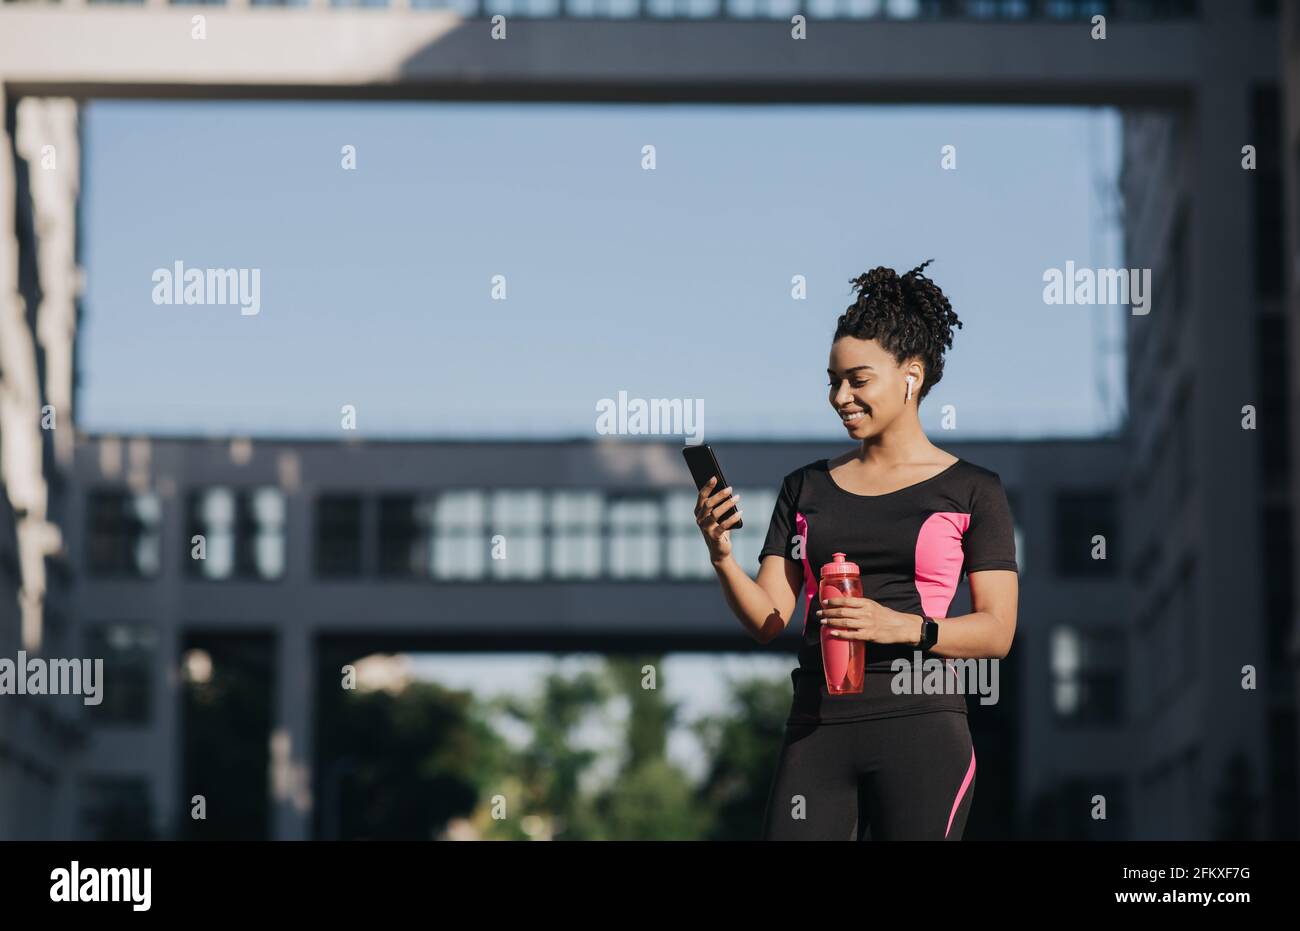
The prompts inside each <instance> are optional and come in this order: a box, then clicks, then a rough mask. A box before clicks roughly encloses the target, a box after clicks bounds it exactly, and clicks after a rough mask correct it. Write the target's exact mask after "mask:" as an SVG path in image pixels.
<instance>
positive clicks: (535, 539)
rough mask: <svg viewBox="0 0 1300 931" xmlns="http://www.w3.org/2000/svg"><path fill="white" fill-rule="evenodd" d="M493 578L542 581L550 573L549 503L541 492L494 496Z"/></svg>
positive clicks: (509, 492)
mask: <svg viewBox="0 0 1300 931" xmlns="http://www.w3.org/2000/svg"><path fill="white" fill-rule="evenodd" d="M491 500H492V527H491V533H490V534H489V540H488V546H489V548H490V555H491V557H492V558H491V561H490V563H489V565H490V566H491V567H492V576H493V578H498V579H538V578H541V577H542V574H543V572H544V571H545V569H546V527H545V503H546V499H545V497H544V496H543V494H542V492H540V491H515V490H509V491H495V492H493V493H492V499H491Z"/></svg>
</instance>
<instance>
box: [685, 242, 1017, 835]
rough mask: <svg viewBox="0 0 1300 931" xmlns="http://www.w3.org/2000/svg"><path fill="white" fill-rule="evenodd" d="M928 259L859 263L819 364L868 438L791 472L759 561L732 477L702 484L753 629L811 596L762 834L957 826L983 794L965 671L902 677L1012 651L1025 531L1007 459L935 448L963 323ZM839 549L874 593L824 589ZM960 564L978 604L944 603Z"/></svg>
mask: <svg viewBox="0 0 1300 931" xmlns="http://www.w3.org/2000/svg"><path fill="white" fill-rule="evenodd" d="M925 264H929V263H925ZM924 268H925V265H921V266H919V267H917V268H914V269H912V270H911V271H909V272H907V273H906V274H904V275H902V276H899V275H898V274H897V273H896V272H895V271H894V270H893V269H890V268H884V267H879V268H875V269H872V270H871V271H870V272H868V273H867V274H865V275H862V276H860V277H858V278H856V279H853V283H854V284H855V285H856V286H857V288H858V298H857V300H856V301H855V302H854V304H853V305H852V306H850V307H849V308H848V310H846V311H845V313H844V314H843V315H841V317H840V318H839V321H838V324H837V326H836V330H835V336H834V339H833V342H832V346H831V353H830V359H829V365H828V366H827V369H826V371H827V374H828V376H829V379H830V383H829V386H828V387H829V401H830V404H831V407H832V408H833V409H834V410H835V412H836V414H837V415H838V416H839V418H840V420H841V422H842V423H843V424H844V428H845V429H846V430H847V431H848V433H849V435H850V436H852V437H854V438H855V439H857V440H859V441H860V442H859V445H858V447H857V448H855V449H853V450H851V451H849V452H846V453H844V454H843V455H841V456H837V457H835V458H833V459H820V460H817V461H815V462H812V463H809V464H807V465H805V466H802V467H801V468H798V469H795V470H794V471H792V472H790V473H789V474H788V475H786V477H785V480H784V481H783V482H782V486H781V491H780V495H779V496H778V499H777V503H776V506H775V508H774V509H773V511H772V519H771V522H770V524H769V528H768V534H767V539H766V541H765V543H764V545H763V548H762V550H761V551H760V554H759V559H760V562H761V565H760V569H759V574H758V578H757V579H750V578H749V576H748V574H747V573H745V572H744V570H743V569H741V568H740V567H739V566H738V565H737V564H736V561H735V559H734V558H733V557H732V555H731V543H730V533H729V530H730V527H731V526H732V525H733V524H734V522H735V519H734V518H731V517H725V516H724V515H726V513H727V511H728V510H729V509H730V507H731V501H732V499H731V497H730V490H729V489H723V490H720V491H718V492H717V493H714V492H713V490H712V489H710V488H708V487H706V488H705V489H704V490H703V491H701V492H700V500H699V501H698V502H697V505H696V517H697V521H698V523H699V525H700V529H701V531H702V532H703V533H704V536H705V540H706V541H707V542H708V545H709V551H710V557H711V559H712V561H713V565H714V568H715V569H716V571H717V574H718V576H719V580H720V581H721V583H722V588H723V593H724V596H725V598H726V600H727V603H728V605H729V606H730V607H731V609H732V611H733V612H734V613H735V614H736V615H737V617H738V618H740V620H741V621H742V623H743V624H744V625H745V626H746V628H747V629H749V630H750V632H751V633H752V634H753V635H754V636H755V638H756V639H758V640H759V641H760V642H763V643H767V642H770V641H771V640H772V639H773V638H774V637H776V636H777V635H778V634H779V633H780V632H781V631H782V630H783V629H784V628H785V627H786V626H788V624H789V622H790V621H791V620H792V619H793V616H794V612H795V609H796V607H797V602H798V601H799V600H801V599H800V593H801V592H802V596H803V597H802V600H803V602H804V605H805V610H804V626H803V633H802V643H801V645H800V649H799V667H798V668H797V669H796V670H795V671H794V673H793V675H792V679H793V683H794V695H793V700H792V703H791V707H790V713H789V716H788V717H787V719H786V736H785V741H784V743H783V746H782V750H781V754H780V758H779V760H778V764H777V771H776V775H775V777H774V779H773V781H772V786H771V791H770V794H769V797H768V805H767V812H766V817H765V821H764V828H763V836H764V837H766V838H768V839H772V840H795V839H802V840H834V839H842V840H844V839H851V838H854V837H856V838H859V839H862V838H865V837H866V836H867V835H868V834H870V835H871V836H872V837H873V838H874V839H909V840H917V839H935V840H945V839H947V840H956V839H960V838H961V837H962V834H963V831H964V829H965V824H966V819H967V817H968V815H969V812H970V806H971V804H972V802H973V798H974V788H975V748H974V744H973V741H972V740H971V735H970V730H969V728H968V726H967V723H966V694H965V691H964V686H963V687H962V688H957V687H951V688H949V687H938V688H930V687H928V686H927V687H926V688H923V689H912V688H908V687H905V686H906V683H907V682H908V681H909V680H910V678H912V677H911V675H910V674H909V673H908V672H907V670H908V668H909V666H910V665H911V664H916V665H917V666H918V667H923V668H924V669H925V670H928V671H930V672H931V673H933V672H934V671H935V670H938V671H939V672H940V673H941V674H952V676H953V677H954V678H955V669H954V666H953V661H954V659H956V658H970V659H988V660H992V661H993V662H997V661H998V660H999V659H1001V658H1002V657H1004V656H1006V654H1007V652H1008V650H1010V648H1011V641H1012V638H1013V636H1014V632H1015V617H1016V593H1017V589H1016V584H1017V575H1016V573H1017V561H1016V553H1015V535H1014V528H1013V523H1012V519H1011V512H1010V508H1009V506H1008V503H1007V497H1006V494H1005V492H1004V490H1003V488H1002V483H1001V480H1000V478H999V477H998V475H997V473H995V472H993V471H991V470H989V469H986V468H984V467H982V466H979V465H976V464H975V463H973V462H968V461H967V460H965V459H962V458H961V457H958V456H953V455H952V454H951V453H948V452H946V451H944V450H942V449H939V448H938V447H936V446H935V445H933V444H932V443H931V442H930V441H929V440H928V439H927V438H926V436H925V433H924V431H923V430H922V428H921V424H920V420H919V417H918V414H917V409H918V407H919V405H920V402H921V400H922V398H924V397H925V395H926V394H927V393H928V392H929V390H930V389H931V388H932V387H933V386H934V385H935V384H936V383H937V382H938V381H939V379H940V378H941V377H942V376H943V362H944V359H943V355H944V351H945V350H946V349H948V348H949V347H951V345H952V331H953V327H954V326H958V327H960V326H961V323H960V321H959V320H958V319H957V315H956V314H955V313H954V312H953V310H952V308H951V306H950V305H949V302H948V299H947V298H946V297H945V296H944V294H943V292H942V291H941V290H940V289H939V287H938V286H937V285H936V284H935V283H934V282H932V281H930V280H929V279H928V278H926V277H925V276H924V275H923V274H922V271H923V269H924ZM846 557H847V560H848V561H849V562H852V563H855V564H856V565H857V566H858V567H859V569H860V577H861V581H862V595H863V597H852V596H848V597H836V598H828V600H826V601H824V602H823V601H820V600H819V598H818V592H819V588H820V586H819V584H818V570H819V568H820V569H821V570H822V571H825V570H826V569H828V568H829V567H830V566H831V565H832V559H838V560H844V559H845V558H846ZM841 565H842V563H841ZM963 573H964V574H965V575H966V577H967V579H968V580H969V582H970V587H971V600H972V606H973V608H974V611H973V612H972V613H970V614H967V615H963V616H960V617H947V616H946V615H947V611H948V608H949V606H950V605H951V603H952V601H953V598H954V596H955V595H956V592H957V586H958V584H959V582H960V581H961V578H962V575H963ZM814 609H816V610H815V613H814ZM810 621H812V622H811V623H810ZM844 640H849V641H852V640H861V641H865V642H866V644H867V646H866V662H865V672H864V677H863V679H864V681H863V685H862V689H861V691H860V692H848V693H843V692H840V691H835V692H831V691H830V690H829V688H828V686H827V681H826V676H825V673H824V670H823V656H824V655H825V651H826V648H827V646H828V645H829V644H833V643H835V642H837V641H844ZM832 651H833V647H832ZM918 672H919V670H918ZM900 673H901V674H902V675H900ZM900 683H902V686H900ZM829 725H836V726H834V727H831V726H829ZM787 805H790V806H792V807H791V808H790V809H789V810H787Z"/></svg>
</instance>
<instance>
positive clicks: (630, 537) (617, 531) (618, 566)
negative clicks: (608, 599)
mask: <svg viewBox="0 0 1300 931" xmlns="http://www.w3.org/2000/svg"><path fill="white" fill-rule="evenodd" d="M661 509H662V503H661V502H660V500H659V499H657V498H647V497H623V498H614V499H611V500H610V502H609V575H610V577H611V578H615V579H628V578H637V579H647V578H654V577H656V576H658V575H659V573H660V571H661V563H662V560H661V555H660V554H661V549H662V546H661V538H660V512H661Z"/></svg>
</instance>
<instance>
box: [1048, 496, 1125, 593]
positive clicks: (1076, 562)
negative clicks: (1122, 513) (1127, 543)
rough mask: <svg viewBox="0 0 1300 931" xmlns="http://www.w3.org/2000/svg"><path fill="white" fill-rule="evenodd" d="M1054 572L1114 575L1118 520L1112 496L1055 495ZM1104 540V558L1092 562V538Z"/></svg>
mask: <svg viewBox="0 0 1300 931" xmlns="http://www.w3.org/2000/svg"><path fill="white" fill-rule="evenodd" d="M1055 503H1056V571H1057V572H1058V573H1060V574H1061V575H1069V576H1107V575H1113V574H1116V573H1118V571H1119V563H1120V552H1119V517H1118V514H1117V512H1116V507H1115V495H1114V493H1113V492H1111V491H1109V490H1106V489H1098V490H1078V491H1062V492H1058V493H1057V495H1056V502H1055ZM1097 534H1101V535H1102V536H1104V537H1105V538H1106V558H1105V559H1093V558H1092V551H1093V542H1092V538H1093V537H1094V536H1096V535H1097Z"/></svg>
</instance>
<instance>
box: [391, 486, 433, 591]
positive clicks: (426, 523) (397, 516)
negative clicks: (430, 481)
mask: <svg viewBox="0 0 1300 931" xmlns="http://www.w3.org/2000/svg"><path fill="white" fill-rule="evenodd" d="M433 509H434V508H433V497H432V496H431V495H416V494H403V495H382V496H381V497H380V498H379V574H380V575H382V576H386V577H388V578H407V579H414V578H427V577H428V575H429V572H430V569H431V567H432V566H433Z"/></svg>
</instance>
